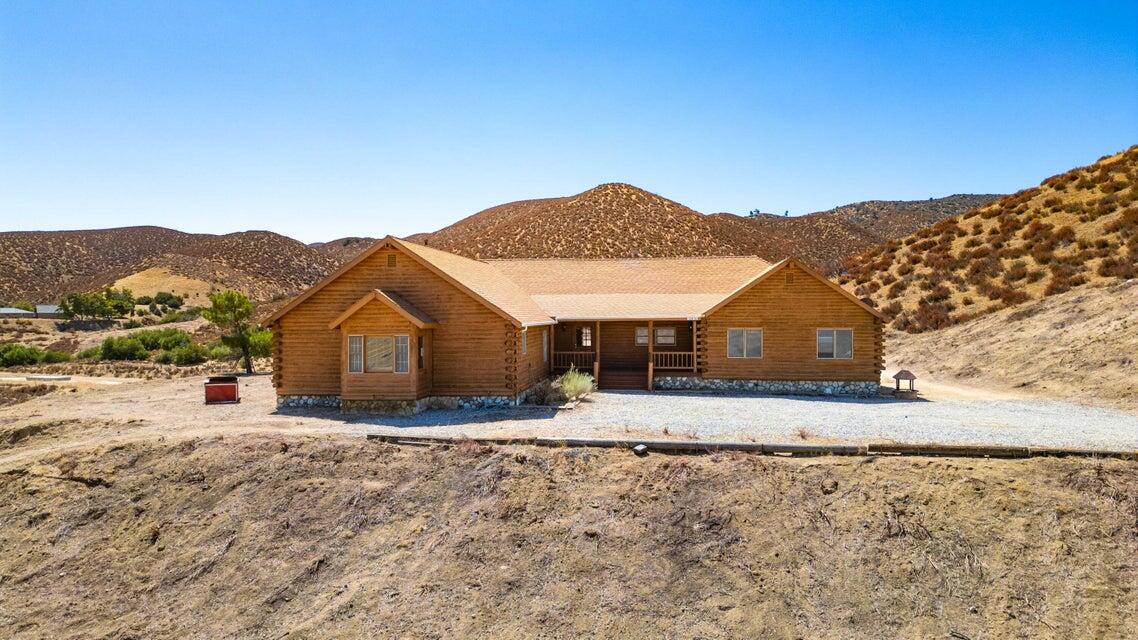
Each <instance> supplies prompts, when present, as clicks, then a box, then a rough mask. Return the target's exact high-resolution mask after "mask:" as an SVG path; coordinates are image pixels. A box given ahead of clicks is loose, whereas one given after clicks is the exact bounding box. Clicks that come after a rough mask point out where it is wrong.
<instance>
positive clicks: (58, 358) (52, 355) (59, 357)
mask: <svg viewBox="0 0 1138 640" xmlns="http://www.w3.org/2000/svg"><path fill="white" fill-rule="evenodd" d="M70 361H71V354H70V353H67V352H66V351H55V350H52V349H48V350H47V351H44V352H43V357H41V358H40V362H43V363H45V364H52V363H55V362H70Z"/></svg>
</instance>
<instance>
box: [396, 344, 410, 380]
mask: <svg viewBox="0 0 1138 640" xmlns="http://www.w3.org/2000/svg"><path fill="white" fill-rule="evenodd" d="M410 351H411V338H410V337H408V336H395V373H407V372H408V371H410V370H411V357H410V356H411V354H410Z"/></svg>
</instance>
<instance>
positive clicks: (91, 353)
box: [75, 347, 103, 360]
mask: <svg viewBox="0 0 1138 640" xmlns="http://www.w3.org/2000/svg"><path fill="white" fill-rule="evenodd" d="M75 357H76V358H77V359H79V360H98V359H99V358H101V357H103V348H102V347H91V348H89V349H84V350H82V351H80V352H79V353H76V354H75Z"/></svg>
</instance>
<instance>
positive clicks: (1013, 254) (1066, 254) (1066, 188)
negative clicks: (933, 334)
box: [842, 146, 1138, 331]
mask: <svg viewBox="0 0 1138 640" xmlns="http://www.w3.org/2000/svg"><path fill="white" fill-rule="evenodd" d="M1136 181H1138V146H1134V147H1131V148H1130V149H1128V150H1126V151H1124V152H1121V153H1118V154H1115V155H1112V156H1107V157H1104V158H1102V159H1100V160H1099V161H1098V162H1096V163H1094V164H1093V165H1090V166H1087V167H1080V168H1078V169H1072V170H1071V171H1068V172H1066V173H1063V174H1060V175H1057V176H1053V177H1051V178H1048V179H1047V180H1045V181H1044V182H1043V183H1042V184H1040V185H1039V186H1038V187H1035V188H1031V189H1027V190H1024V191H1021V192H1019V193H1017V194H1015V195H1011V196H1008V197H1006V198H1002V199H1000V200H998V201H996V202H994V203H992V204H990V205H987V206H984V207H981V208H978V209H973V210H972V211H969V212H968V213H965V214H963V215H960V216H956V217H953V218H948V219H945V220H942V221H941V222H938V223H936V224H935V225H933V226H932V227H928V228H926V229H924V230H922V231H919V232H917V233H915V234H912V235H910V236H908V237H907V238H905V239H903V240H895V241H890V242H887V243H885V244H883V245H880V246H878V247H876V248H874V249H872V250H870V251H868V252H866V253H863V254H861V255H859V256H857V257H856V258H855V259H853V260H852V261H851V263H850V267H849V273H848V274H847V275H845V276H844V277H843V278H842V282H843V283H846V284H849V285H850V286H851V287H853V288H854V289H855V293H857V295H859V296H870V297H871V298H872V299H873V300H874V301H875V303H876V304H877V305H878V308H880V309H882V310H883V311H885V312H886V313H887V314H889V315H891V316H894V317H895V319H894V320H893V326H894V327H896V328H898V329H902V330H907V331H924V330H929V329H940V328H944V327H947V326H951V325H952V324H954V323H956V322H961V321H964V320H967V319H969V318H972V317H976V316H979V315H983V314H986V313H991V312H993V311H996V310H998V309H1001V308H1003V307H1006V306H1009V305H1015V304H1020V303H1023V302H1026V301H1028V300H1035V299H1039V298H1042V297H1046V296H1050V295H1055V294H1058V293H1062V292H1064V291H1067V290H1068V289H1071V288H1073V287H1078V286H1082V285H1086V284H1096V283H1104V282H1111V281H1117V280H1125V279H1128V278H1134V277H1138V206H1135V202H1136V201H1138V190H1136V189H1135V182H1136Z"/></svg>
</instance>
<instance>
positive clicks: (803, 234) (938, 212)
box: [410, 183, 998, 271]
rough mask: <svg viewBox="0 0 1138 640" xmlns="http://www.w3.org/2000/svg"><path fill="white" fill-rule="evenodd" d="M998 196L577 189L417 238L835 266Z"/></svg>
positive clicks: (557, 253) (471, 252)
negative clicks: (746, 208) (795, 207)
mask: <svg viewBox="0 0 1138 640" xmlns="http://www.w3.org/2000/svg"><path fill="white" fill-rule="evenodd" d="M996 197H998V196H993V195H955V196H949V197H947V198H938V199H930V200H916V201H880V200H875V201H869V202H861V203H856V204H852V205H846V206H844V207H838V208H836V209H831V210H829V211H823V212H818V213H813V214H808V215H804V216H795V217H781V216H771V215H759V216H754V217H741V216H737V215H734V214H731V213H715V214H711V215H705V214H702V213H700V212H698V211H695V210H693V209H691V208H689V207H686V206H684V205H682V204H680V203H678V202H675V201H672V200H669V199H667V198H664V197H662V196H659V195H656V194H654V193H649V192H648V191H645V190H643V189H640V188H637V187H634V186H632V185H628V184H620V183H610V184H602V185H600V186H597V187H594V188H593V189H589V190H588V191H585V192H583V193H579V194H577V195H575V196H567V197H560V198H541V199H536V200H520V201H517V202H511V203H507V204H503V205H498V206H495V207H491V208H489V209H486V210H484V211H480V212H478V213H476V214H474V215H472V216H470V217H467V218H464V219H463V220H460V221H459V222H456V223H455V224H452V225H450V226H448V227H445V228H443V229H440V230H438V231H436V232H434V233H423V234H417V235H415V236H412V237H411V238H410V239H411V240H413V241H416V242H427V243H429V244H430V245H431V246H434V247H437V248H440V249H445V250H447V251H453V252H455V253H459V254H462V255H466V256H470V257H477V258H538V257H560V258H630V257H674V256H704V255H758V256H760V257H763V258H765V259H768V260H777V259H780V258H784V257H786V256H788V255H796V256H798V257H801V258H803V259H805V260H807V261H808V262H811V263H812V264H814V265H815V266H817V267H819V268H821V269H824V270H826V271H833V270H834V269H836V268H838V267H839V266H840V265H841V263H842V261H843V260H844V259H845V258H847V257H849V256H851V255H853V254H855V253H857V252H859V251H864V250H865V249H868V248H869V247H872V246H874V245H875V244H877V243H879V242H881V241H883V240H885V239H889V238H893V237H900V236H904V235H906V234H908V233H911V232H912V231H914V230H916V229H918V228H920V227H922V226H925V225H928V224H931V223H933V222H936V221H937V220H940V219H942V218H944V217H946V216H950V215H954V214H957V213H961V212H963V211H966V210H968V209H970V208H972V207H974V206H976V205H978V204H984V203H986V202H989V201H991V200H992V199H994V198H996Z"/></svg>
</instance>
